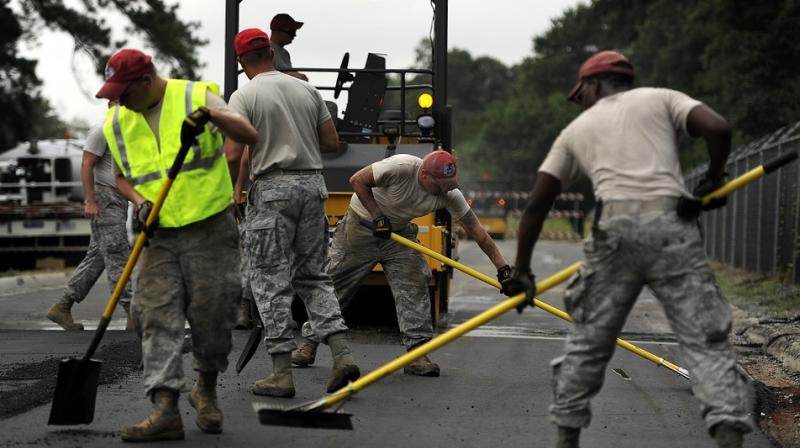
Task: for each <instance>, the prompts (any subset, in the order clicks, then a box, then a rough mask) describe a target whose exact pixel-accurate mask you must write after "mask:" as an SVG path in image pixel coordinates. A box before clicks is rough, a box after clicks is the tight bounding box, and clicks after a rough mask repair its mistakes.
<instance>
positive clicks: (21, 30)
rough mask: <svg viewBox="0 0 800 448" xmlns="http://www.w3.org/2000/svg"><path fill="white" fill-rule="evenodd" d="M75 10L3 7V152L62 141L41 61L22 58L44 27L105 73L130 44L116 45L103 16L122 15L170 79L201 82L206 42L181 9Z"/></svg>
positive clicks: (143, 5)
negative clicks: (21, 46) (39, 71)
mask: <svg viewBox="0 0 800 448" xmlns="http://www.w3.org/2000/svg"><path fill="white" fill-rule="evenodd" d="M78 5H79V8H72V7H69V6H67V5H66V4H64V2H62V1H61V0H19V2H18V9H16V10H15V9H12V8H11V7H10V6H9V2H7V1H6V2H3V3H2V4H0V107H1V108H2V110H4V111H5V120H3V122H2V123H0V151H2V150H5V149H8V148H9V147H11V146H13V145H14V144H16V143H17V142H19V141H24V140H29V139H36V138H47V137H60V136H61V134H62V133H63V129H64V128H65V126H64V124H63V123H61V121H60V120H59V119H58V118H57V116H56V115H55V114H54V113H53V111H52V109H51V108H50V105H49V103H48V102H47V101H46V100H45V99H44V98H42V96H41V91H40V89H41V80H40V79H39V78H38V77H37V76H36V73H35V68H36V61H35V60H32V59H28V58H25V57H23V56H21V55H20V54H19V51H18V48H17V42H18V41H26V42H35V41H36V36H37V35H38V31H39V30H41V29H43V28H45V27H46V28H48V29H50V30H57V31H61V32H64V33H65V34H67V35H69V36H70V38H72V40H73V42H74V44H75V51H76V52H81V53H84V54H87V55H89V56H90V57H91V58H92V60H93V61H94V62H95V67H96V70H97V73H99V74H102V73H103V70H104V66H105V63H106V61H107V60H108V58H109V57H110V56H111V54H113V52H114V51H116V50H117V49H119V48H121V47H124V46H125V45H127V40H126V39H123V40H120V41H113V42H112V38H111V34H112V30H111V29H110V27H109V25H108V24H107V23H106V20H105V18H104V16H105V15H106V13H107V12H108V11H109V10H116V11H118V12H120V13H121V14H122V15H123V16H124V17H126V18H127V19H128V21H129V25H127V26H126V27H125V29H124V30H122V31H124V35H125V36H138V37H141V38H142V39H143V40H144V41H145V43H146V45H147V46H148V47H149V48H151V49H152V50H153V51H154V53H155V55H156V57H157V59H158V60H159V62H160V65H162V66H166V67H167V69H168V71H169V76H175V77H187V78H194V77H196V74H197V71H198V70H199V69H200V68H202V66H203V64H201V63H200V61H199V59H198V57H197V48H198V47H200V46H203V45H205V44H206V43H207V42H206V41H204V40H202V39H199V38H198V37H196V36H195V35H194V33H193V32H192V30H193V29H196V28H197V27H198V24H197V23H195V22H184V21H181V20H180V19H179V18H178V15H177V13H176V11H177V8H178V6H177V4H174V5H171V6H170V5H167V4H165V2H164V1H163V0H131V1H125V0H82V1H81V2H79V4H78Z"/></svg>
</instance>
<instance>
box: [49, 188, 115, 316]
mask: <svg viewBox="0 0 800 448" xmlns="http://www.w3.org/2000/svg"><path fill="white" fill-rule="evenodd" d="M94 189H95V201H97V208H98V210H99V212H100V213H99V215H98V218H97V221H94V222H92V224H91V225H92V236H91V239H90V241H89V250H88V251H87V252H86V256H85V257H84V258H83V260H81V262H80V264H79V265H78V267H77V268H75V272H73V273H72V277H70V279H69V282H67V286H66V288H64V295H63V296H62V299H61V302H62V303H72V302H78V303H80V302H81V301H82V300H83V299H84V298H86V295H87V294H89V291H90V290H91V289H92V286H94V284H95V282H97V279H99V278H100V274H102V273H103V270H104V269H105V271H106V275H107V276H108V283H109V284H110V285H111V288H112V291H113V288H114V287H115V286H116V285H117V281H118V280H119V277H120V276H121V275H122V271H123V270H124V269H125V263H127V261H128V256H129V255H130V253H131V245H130V243H129V242H128V231H127V229H126V228H125V223H126V221H127V219H128V201H127V200H126V199H125V198H124V197H122V195H121V194H120V193H119V191H118V190H117V189H116V188H112V187H108V186H105V185H99V184H95V186H94ZM119 301H120V303H130V301H131V285H130V281H128V282H126V283H125V288H124V289H123V290H122V295H121V296H120V299H119Z"/></svg>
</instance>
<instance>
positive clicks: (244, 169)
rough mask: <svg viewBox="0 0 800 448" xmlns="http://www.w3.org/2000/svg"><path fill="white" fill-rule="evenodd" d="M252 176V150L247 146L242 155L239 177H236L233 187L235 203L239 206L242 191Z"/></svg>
mask: <svg viewBox="0 0 800 448" xmlns="http://www.w3.org/2000/svg"><path fill="white" fill-rule="evenodd" d="M249 176H250V148H249V147H247V146H245V148H244V153H243V154H242V160H241V165H239V175H238V176H236V184H235V185H234V187H233V202H235V203H237V204H239V203H241V202H243V201H242V191H244V185H245V182H246V180H245V179H247V178H248V177H249Z"/></svg>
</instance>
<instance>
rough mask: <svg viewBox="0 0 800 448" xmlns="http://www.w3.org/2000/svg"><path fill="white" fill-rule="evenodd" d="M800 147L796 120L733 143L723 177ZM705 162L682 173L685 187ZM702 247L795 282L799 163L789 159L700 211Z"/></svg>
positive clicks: (799, 263)
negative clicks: (718, 203)
mask: <svg viewBox="0 0 800 448" xmlns="http://www.w3.org/2000/svg"><path fill="white" fill-rule="evenodd" d="M798 150H800V122H798V123H796V124H794V125H793V126H787V127H785V128H781V129H779V130H778V131H776V132H774V133H772V134H769V135H767V136H765V137H763V138H761V139H758V140H756V141H753V142H751V143H748V144H746V145H743V146H741V147H739V148H737V149H736V150H735V151H734V152H733V153H732V154H731V156H730V157H729V158H728V164H727V165H726V168H725V171H726V172H727V173H728V179H733V178H735V177H737V176H740V175H742V174H744V173H745V172H747V171H749V170H750V169H752V168H755V167H757V166H759V165H762V164H763V163H765V162H768V161H770V160H772V159H775V158H776V157H778V156H781V155H783V154H786V153H788V152H792V151H798ZM706 169H707V166H700V167H697V168H695V169H694V170H692V171H691V172H689V173H688V175H687V176H686V185H687V187H688V188H689V190H691V189H692V188H693V187H694V186H695V185H697V183H698V182H699V181H700V179H701V178H702V176H703V174H704V173H705V171H706ZM701 226H702V230H703V232H704V235H705V246H706V252H707V253H708V256H709V257H710V258H713V259H715V260H718V261H721V262H723V263H726V264H729V265H732V266H735V267H737V268H741V269H746V270H748V271H753V272H761V273H765V274H770V273H780V274H786V275H788V278H789V279H791V280H792V281H793V282H794V283H800V167H798V164H797V163H790V164H788V165H786V166H784V167H783V168H781V169H779V170H777V171H776V172H774V173H772V174H770V175H769V176H765V177H764V178H762V179H760V180H759V181H758V182H753V183H752V184H749V185H747V186H745V187H744V188H742V189H741V190H739V191H737V192H736V193H735V194H733V195H732V196H731V197H730V198H728V204H727V205H726V206H725V207H722V208H719V209H716V210H713V211H711V212H706V213H704V214H703V215H702V218H701Z"/></svg>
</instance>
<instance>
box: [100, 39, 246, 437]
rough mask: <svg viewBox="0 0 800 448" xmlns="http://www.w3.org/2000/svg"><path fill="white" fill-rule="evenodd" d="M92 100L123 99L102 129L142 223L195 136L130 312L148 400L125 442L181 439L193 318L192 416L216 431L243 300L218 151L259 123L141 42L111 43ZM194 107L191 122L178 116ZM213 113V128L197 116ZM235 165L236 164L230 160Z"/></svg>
mask: <svg viewBox="0 0 800 448" xmlns="http://www.w3.org/2000/svg"><path fill="white" fill-rule="evenodd" d="M105 75H106V76H105V78H106V80H105V84H103V87H102V88H101V89H100V91H99V92H98V93H97V97H98V98H107V99H109V100H118V102H119V104H120V105H119V106H117V107H114V108H113V109H111V110H110V111H109V113H108V116H107V117H106V122H105V126H104V128H103V133H104V134H105V138H106V140H107V141H108V145H109V149H110V150H111V154H112V155H113V157H114V161H115V172H116V174H117V178H116V181H117V185H118V187H119V189H120V191H121V192H122V193H123V194H124V195H125V196H126V197H127V198H128V199H129V200H130V201H131V202H133V203H134V204H136V207H135V209H134V221H135V224H136V226H135V227H138V228H142V229H143V228H144V223H145V222H146V220H147V216H148V215H149V213H150V211H151V210H152V209H153V202H154V201H156V200H157V197H158V195H159V193H160V192H161V190H162V186H163V184H164V182H165V180H166V172H167V170H169V168H170V167H171V166H172V163H173V161H174V160H175V156H176V154H177V152H178V150H179V148H180V147H181V146H182V145H184V146H186V145H191V149H190V150H189V153H188V155H187V157H186V161H185V162H184V164H183V167H182V169H181V171H180V172H179V174H178V175H177V177H176V178H175V181H174V182H173V184H172V188H171V189H170V191H169V195H168V196H167V198H166V200H165V201H164V203H163V206H162V208H161V211H160V213H159V215H158V228H157V229H155V231H154V232H153V229H152V228H150V229H146V231H147V232H152V236H151V237H150V238H149V245H148V247H146V248H145V249H144V251H143V252H142V255H141V260H140V262H139V276H138V279H137V281H136V284H135V291H134V293H135V300H134V302H133V306H132V309H131V312H132V314H133V316H134V320H135V322H136V325H137V330H138V331H139V332H140V334H141V337H142V359H143V363H144V384H145V390H146V393H147V395H148V396H149V397H150V399H151V400H152V401H153V403H154V409H153V412H152V413H151V414H150V415H149V416H147V417H146V418H145V419H144V420H143V421H142V422H141V423H138V424H136V425H133V426H129V427H127V428H125V429H124V430H123V431H122V440H124V441H129V442H142V441H152V440H168V439H183V437H184V433H183V424H182V422H181V416H180V412H179V411H178V393H179V391H180V390H181V389H182V388H183V387H184V385H185V379H184V377H183V368H182V366H181V348H182V346H183V339H184V325H185V322H186V320H187V319H188V321H189V325H190V326H191V334H192V342H193V344H192V345H193V357H194V360H193V367H194V369H195V370H196V371H197V372H198V378H197V382H196V383H195V384H194V386H193V387H192V390H191V394H190V395H189V402H190V403H191V405H192V406H193V407H194V408H195V409H197V419H196V423H197V426H198V427H199V428H200V429H201V430H202V431H203V432H206V433H219V432H221V431H222V422H223V414H222V411H221V410H220V409H219V406H218V404H217V398H216V381H217V375H218V372H222V371H224V370H225V369H226V367H227V365H228V353H229V352H230V350H231V329H232V327H233V322H234V319H235V317H236V307H237V305H238V303H239V300H240V286H241V282H240V279H239V273H238V267H239V248H238V246H239V244H238V236H237V231H236V224H235V223H234V218H233V214H232V213H231V212H230V210H229V207H230V205H231V197H232V193H233V189H232V183H233V182H232V178H231V174H230V173H229V168H228V163H227V161H226V157H225V156H224V154H223V144H222V143H223V141H222V140H223V134H224V135H226V136H228V137H231V138H236V139H237V141H243V142H247V143H252V142H254V141H255V140H256V137H257V134H256V130H255V129H254V128H253V127H252V126H250V124H249V123H248V122H247V121H246V120H245V119H243V118H242V117H240V116H238V115H237V114H235V113H232V112H231V111H230V110H229V109H227V106H226V104H225V101H224V100H223V99H221V98H220V97H219V96H218V95H219V88H218V87H217V86H216V85H215V84H212V83H208V82H201V81H196V82H195V81H186V80H179V79H164V78H162V77H160V76H159V75H158V74H157V73H156V70H155V67H154V66H153V63H152V61H151V58H150V56H148V55H146V54H144V53H142V52H141V51H139V50H134V49H123V50H120V51H118V52H117V53H115V54H114V55H113V56H112V57H111V58H110V59H109V61H108V64H107V65H106V69H105ZM192 111H197V112H196V113H194V114H193V116H194V120H185V118H186V117H187V115H188V114H189V113H191V112H192ZM205 121H210V122H211V123H212V124H213V125H214V126H213V127H212V126H210V125H209V126H203V125H202V124H200V125H198V124H197V123H204V122H205ZM232 165H233V170H234V172H235V171H236V170H238V166H237V165H236V164H235V163H232Z"/></svg>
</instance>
